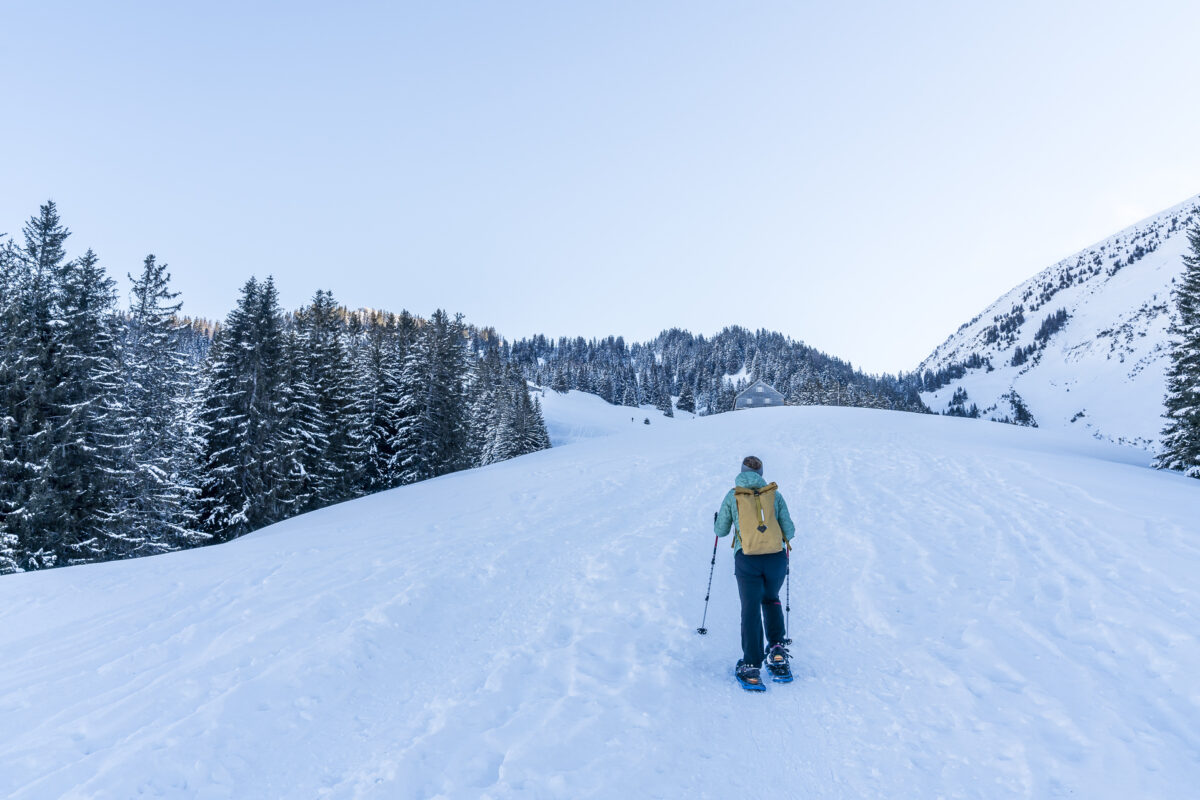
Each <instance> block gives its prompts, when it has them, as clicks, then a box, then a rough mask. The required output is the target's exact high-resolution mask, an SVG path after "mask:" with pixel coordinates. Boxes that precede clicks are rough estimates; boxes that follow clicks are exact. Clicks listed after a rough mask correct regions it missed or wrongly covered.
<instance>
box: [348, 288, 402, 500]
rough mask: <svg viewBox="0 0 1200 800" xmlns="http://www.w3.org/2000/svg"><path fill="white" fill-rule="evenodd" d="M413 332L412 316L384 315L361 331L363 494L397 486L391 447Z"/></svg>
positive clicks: (360, 380) (398, 480) (396, 463)
mask: <svg viewBox="0 0 1200 800" xmlns="http://www.w3.org/2000/svg"><path fill="white" fill-rule="evenodd" d="M415 330H416V325H415V322H414V320H413V318H412V316H411V315H410V314H409V313H408V312H407V311H405V312H402V313H401V314H400V315H399V316H396V315H394V314H387V315H384V316H383V317H381V318H380V319H377V320H375V321H374V322H373V323H372V324H371V325H369V326H368V327H367V329H366V331H365V332H364V341H363V342H362V344H361V346H360V347H359V348H358V354H357V362H358V375H359V377H358V385H359V386H360V391H361V393H362V394H361V397H362V402H363V409H364V414H365V431H364V433H365V436H366V455H365V457H364V465H365V469H364V474H363V477H362V482H363V486H364V488H365V490H366V491H371V492H376V491H380V490H383V489H390V488H392V487H393V486H398V485H399V483H400V478H399V472H398V461H397V459H396V453H395V450H394V449H393V448H394V445H395V443H396V434H397V431H398V429H399V420H400V416H399V415H400V401H401V389H400V384H401V378H402V373H403V370H404V362H405V358H406V356H407V353H408V344H409V342H410V341H411V339H412V337H413V335H414V332H415Z"/></svg>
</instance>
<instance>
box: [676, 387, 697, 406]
mask: <svg viewBox="0 0 1200 800" xmlns="http://www.w3.org/2000/svg"><path fill="white" fill-rule="evenodd" d="M675 407H676V408H678V409H679V410H680V411H689V412H695V410H696V397H695V395H694V394H693V393H692V385H691V384H690V383H684V384H683V388H681V389H680V390H679V400H678V401H677V402H676V403H675Z"/></svg>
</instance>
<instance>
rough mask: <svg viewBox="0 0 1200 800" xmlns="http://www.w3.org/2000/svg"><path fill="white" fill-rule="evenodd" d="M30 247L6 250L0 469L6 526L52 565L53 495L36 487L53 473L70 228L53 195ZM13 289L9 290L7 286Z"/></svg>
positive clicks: (25, 558)
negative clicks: (59, 297) (58, 298)
mask: <svg viewBox="0 0 1200 800" xmlns="http://www.w3.org/2000/svg"><path fill="white" fill-rule="evenodd" d="M22 233H23V235H24V240H25V242H24V246H23V247H16V248H14V247H9V248H8V255H7V257H6V262H7V272H8V275H9V277H8V278H7V281H8V283H9V287H10V289H11V292H12V293H11V295H10V296H9V297H8V299H7V303H6V306H7V309H8V311H7V314H6V318H7V319H8V325H7V328H8V329H7V330H6V331H5V334H6V339H7V340H8V342H10V345H9V346H8V348H7V355H6V364H5V365H4V366H5V369H6V371H7V373H8V376H9V379H8V380H7V381H6V385H7V389H6V394H7V401H6V402H7V404H8V409H7V412H6V414H5V420H4V421H5V427H6V429H7V431H8V435H7V436H6V437H5V438H6V441H7V443H6V445H5V447H4V449H5V452H3V453H2V454H0V455H2V456H3V461H2V462H0V466H2V468H3V470H4V474H3V475H0V478H2V480H0V492H3V495H2V496H0V497H2V502H3V506H4V508H5V509H6V513H5V519H4V525H5V529H6V530H7V531H8V532H9V533H12V534H15V535H16V536H17V539H18V545H17V547H18V550H19V552H20V558H21V559H22V563H21V566H22V567H23V568H25V569H42V568H45V567H53V566H55V565H56V563H57V561H58V555H59V552H60V548H59V543H58V542H57V541H56V540H55V535H54V530H53V529H52V528H51V527H49V525H48V524H46V523H47V522H48V520H46V519H45V518H43V517H42V516H41V514H42V513H43V512H44V511H47V510H48V509H45V508H44V505H45V501H46V500H47V498H45V497H43V498H42V499H41V501H40V502H39V503H37V504H31V502H30V501H31V498H32V496H33V492H34V487H35V485H37V484H39V483H40V484H41V485H42V487H43V489H45V488H46V487H48V486H49V485H51V484H50V481H51V478H50V476H49V475H48V473H47V470H48V469H49V466H50V465H49V459H50V450H51V449H52V448H53V446H54V442H53V441H52V440H51V422H50V420H51V417H52V416H54V413H53V409H54V404H55V402H56V401H57V399H58V398H56V397H55V396H54V389H55V386H56V381H57V380H58V378H59V376H58V374H57V369H58V362H57V358H56V351H55V345H56V341H55V340H56V332H55V325H56V322H55V312H56V309H55V295H56V294H57V273H58V270H59V269H60V268H61V266H62V264H63V262H64V261H65V260H66V249H65V247H64V244H65V242H66V240H67V237H68V236H70V235H71V232H70V231H69V230H67V228H66V227H65V226H64V225H62V223H61V220H60V219H59V216H58V209H57V207H56V206H55V205H54V202H53V201H50V202H47V203H46V204H45V205H43V206H41V208H40V209H39V210H38V214H37V215H36V216H34V217H31V218H30V220H29V221H28V222H27V223H26V224H25V225H24V226H23V227H22ZM6 294H7V293H6Z"/></svg>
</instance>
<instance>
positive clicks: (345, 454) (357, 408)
mask: <svg viewBox="0 0 1200 800" xmlns="http://www.w3.org/2000/svg"><path fill="white" fill-rule="evenodd" d="M343 318H344V313H343V309H340V308H339V307H338V305H337V303H336V302H334V299H333V293H332V292H328V291H320V290H318V291H317V293H316V294H315V295H314V296H313V301H312V303H311V304H310V305H309V306H308V307H306V308H305V309H303V310H302V311H301V312H300V314H299V315H298V316H297V320H296V331H295V334H296V335H295V336H294V337H293V339H292V340H291V341H292V343H293V344H292V358H291V362H292V365H293V373H292V379H291V388H292V393H293V399H294V403H295V408H296V411H297V413H296V414H295V419H294V423H293V424H294V425H296V426H297V428H298V429H299V430H302V431H303V434H304V435H303V437H302V444H301V447H302V453H303V465H304V474H305V480H306V482H307V483H308V486H309V490H308V491H307V492H305V494H308V495H309V500H308V507H309V508H319V507H321V506H325V505H329V504H331V503H338V502H341V501H343V500H348V499H350V498H352V497H356V496H358V495H359V494H360V493H361V487H362V483H363V475H364V466H365V461H366V458H367V453H368V440H367V431H366V428H367V425H368V421H367V408H366V406H365V404H364V403H363V402H362V401H361V399H360V397H361V395H360V392H359V386H358V385H357V384H356V380H355V377H356V375H355V371H354V364H353V362H352V360H351V353H350V350H349V341H348V336H347V328H346V324H345V322H344V321H343Z"/></svg>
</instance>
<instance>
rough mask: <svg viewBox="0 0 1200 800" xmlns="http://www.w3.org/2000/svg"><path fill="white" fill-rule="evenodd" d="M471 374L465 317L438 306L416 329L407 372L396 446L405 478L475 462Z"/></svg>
mask: <svg viewBox="0 0 1200 800" xmlns="http://www.w3.org/2000/svg"><path fill="white" fill-rule="evenodd" d="M466 379H467V362H466V340H465V338H464V331H463V325H462V319H461V317H455V318H454V319H453V320H451V319H450V318H449V316H448V315H447V314H446V312H445V311H442V310H440V309H439V310H438V311H436V312H434V314H433V316H432V317H431V318H430V320H429V321H428V322H427V323H426V324H425V325H424V326H423V327H422V328H421V330H420V332H419V333H418V334H417V337H416V341H415V342H414V343H413V346H412V347H411V348H410V350H409V353H408V357H407V359H406V361H405V366H404V372H403V374H402V379H401V395H402V399H401V422H400V426H399V430H398V432H397V435H396V447H395V449H396V453H397V457H398V458H399V459H400V476H399V477H400V481H401V483H414V482H416V481H422V480H426V479H427V478H432V477H435V476H437V475H444V474H446V473H448V472H454V471H456V470H459V469H464V468H466V467H468V466H470V461H469V456H470V447H469V444H470V430H469V425H470V420H469V408H468V405H467V396H466Z"/></svg>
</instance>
